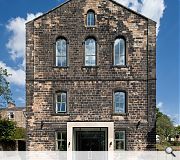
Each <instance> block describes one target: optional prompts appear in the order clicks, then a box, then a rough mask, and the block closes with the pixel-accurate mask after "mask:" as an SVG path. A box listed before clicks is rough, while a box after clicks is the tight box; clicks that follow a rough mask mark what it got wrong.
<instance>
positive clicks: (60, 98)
mask: <svg viewBox="0 0 180 160" xmlns="http://www.w3.org/2000/svg"><path fill="white" fill-rule="evenodd" d="M66 111H67V92H59V93H57V94H56V113H65V112H66Z"/></svg>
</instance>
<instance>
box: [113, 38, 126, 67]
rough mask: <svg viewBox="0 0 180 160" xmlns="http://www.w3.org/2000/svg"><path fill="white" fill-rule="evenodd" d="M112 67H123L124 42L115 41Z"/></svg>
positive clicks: (121, 40) (120, 40)
mask: <svg viewBox="0 0 180 160" xmlns="http://www.w3.org/2000/svg"><path fill="white" fill-rule="evenodd" d="M114 65H125V41H124V39H116V40H115V43H114Z"/></svg>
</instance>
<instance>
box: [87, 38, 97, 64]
mask: <svg viewBox="0 0 180 160" xmlns="http://www.w3.org/2000/svg"><path fill="white" fill-rule="evenodd" d="M95 65H96V40H95V39H93V38H88V39H86V41H85V66H95Z"/></svg>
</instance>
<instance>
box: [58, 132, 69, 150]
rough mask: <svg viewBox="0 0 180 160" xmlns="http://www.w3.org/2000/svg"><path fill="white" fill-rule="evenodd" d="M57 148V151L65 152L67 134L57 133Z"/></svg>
mask: <svg viewBox="0 0 180 160" xmlns="http://www.w3.org/2000/svg"><path fill="white" fill-rule="evenodd" d="M56 135H57V143H56V144H57V146H56V148H57V149H58V150H59V151H66V150H67V132H58V133H57V134H56Z"/></svg>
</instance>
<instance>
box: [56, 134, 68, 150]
mask: <svg viewBox="0 0 180 160" xmlns="http://www.w3.org/2000/svg"><path fill="white" fill-rule="evenodd" d="M63 133H64V134H66V139H63ZM58 134H60V136H61V138H60V139H58ZM64 141H65V142H66V146H67V132H66V131H60V132H56V150H57V151H58V150H59V149H58V142H60V143H61V146H62V142H64ZM59 151H67V147H66V149H65V150H59Z"/></svg>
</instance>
